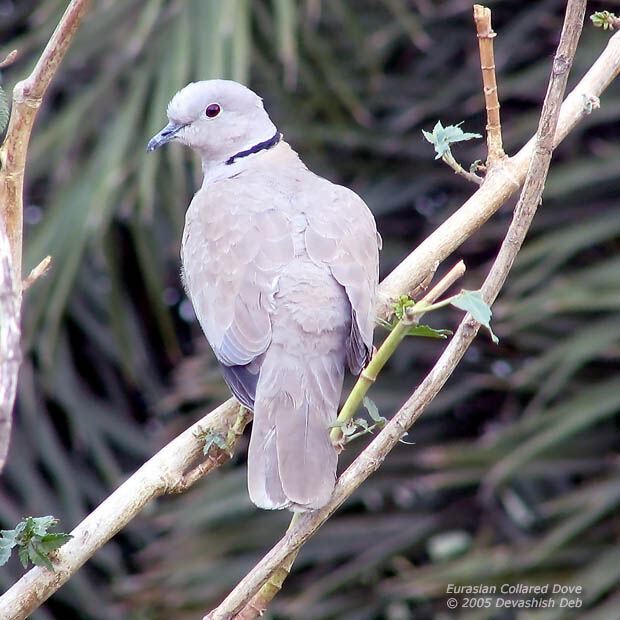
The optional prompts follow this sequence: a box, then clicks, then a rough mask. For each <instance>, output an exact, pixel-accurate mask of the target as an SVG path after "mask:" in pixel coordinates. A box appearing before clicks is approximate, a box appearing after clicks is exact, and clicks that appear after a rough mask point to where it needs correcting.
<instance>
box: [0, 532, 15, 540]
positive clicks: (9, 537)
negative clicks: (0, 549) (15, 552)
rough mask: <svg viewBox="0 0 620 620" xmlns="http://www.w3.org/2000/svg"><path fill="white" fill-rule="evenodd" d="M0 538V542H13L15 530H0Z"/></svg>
mask: <svg viewBox="0 0 620 620" xmlns="http://www.w3.org/2000/svg"><path fill="white" fill-rule="evenodd" d="M0 536H2V538H0V542H1V541H2V539H4V540H8V541H11V542H15V539H16V538H17V530H0Z"/></svg>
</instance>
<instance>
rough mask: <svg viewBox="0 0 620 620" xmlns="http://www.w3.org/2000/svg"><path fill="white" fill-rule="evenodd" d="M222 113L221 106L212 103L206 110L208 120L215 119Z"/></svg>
mask: <svg viewBox="0 0 620 620" xmlns="http://www.w3.org/2000/svg"><path fill="white" fill-rule="evenodd" d="M220 111H221V108H220V106H219V104H217V103H210V104H209V105H208V106H207V109H206V110H205V114H206V115H207V118H215V117H216V116H217V115H218V114H219V113H220Z"/></svg>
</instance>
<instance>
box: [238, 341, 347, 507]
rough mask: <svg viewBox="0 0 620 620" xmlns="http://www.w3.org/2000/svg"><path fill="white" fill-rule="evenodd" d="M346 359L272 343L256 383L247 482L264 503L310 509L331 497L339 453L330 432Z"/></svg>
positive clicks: (337, 353) (259, 503) (258, 501)
mask: <svg viewBox="0 0 620 620" xmlns="http://www.w3.org/2000/svg"><path fill="white" fill-rule="evenodd" d="M343 376H344V359H343V354H342V352H341V351H333V352H332V353H331V354H329V355H326V356H317V355H316V353H315V354H314V355H311V356H304V354H303V352H301V351H296V352H293V353H291V352H286V351H284V350H283V349H282V348H281V347H279V346H273V345H272V347H270V349H269V351H268V352H267V355H266V356H265V360H264V362H263V364H262V367H261V372H260V379H259V381H258V385H257V387H256V402H255V405H254V426H253V428H252V438H251V440H250V448H249V453H248V488H249V492H250V498H251V500H252V501H253V502H254V503H255V504H256V505H257V506H259V507H260V508H267V509H277V508H289V509H291V510H311V509H316V508H321V507H322V506H324V505H325V504H326V503H327V501H328V500H329V498H330V496H331V494H332V491H333V489H334V484H335V481H336V465H337V461H338V455H337V452H336V449H335V448H334V446H333V445H332V443H331V440H330V438H329V433H330V428H329V425H330V424H331V423H332V422H334V421H335V419H336V413H337V410H338V404H339V401H340V394H341V392H342V382H343Z"/></svg>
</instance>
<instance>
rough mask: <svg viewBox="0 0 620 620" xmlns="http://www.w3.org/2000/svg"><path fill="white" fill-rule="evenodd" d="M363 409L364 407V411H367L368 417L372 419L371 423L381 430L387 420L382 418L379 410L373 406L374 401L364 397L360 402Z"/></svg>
mask: <svg viewBox="0 0 620 620" xmlns="http://www.w3.org/2000/svg"><path fill="white" fill-rule="evenodd" d="M362 404H363V405H364V407H366V411H368V415H369V416H370V417H371V418H372V421H373V422H374V423H375V424H376V425H377V426H378V427H379V428H383V427H384V426H385V425H386V423H387V418H384V417H383V416H382V415H381V414H380V413H379V408H378V407H377V405H375V403H374V401H372V400H371V399H370V398H368V396H364V400H363V401H362Z"/></svg>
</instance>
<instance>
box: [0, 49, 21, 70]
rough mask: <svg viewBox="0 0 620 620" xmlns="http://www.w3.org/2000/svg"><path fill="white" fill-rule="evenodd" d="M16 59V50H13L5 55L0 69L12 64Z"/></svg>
mask: <svg viewBox="0 0 620 620" xmlns="http://www.w3.org/2000/svg"><path fill="white" fill-rule="evenodd" d="M16 58H17V50H13V51H11V52H9V53H8V54H7V55H6V58H5V59H4V60H3V61H2V62H0V69H4V68H5V67H8V66H9V65H11V64H13V62H14V61H15V59H16Z"/></svg>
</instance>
